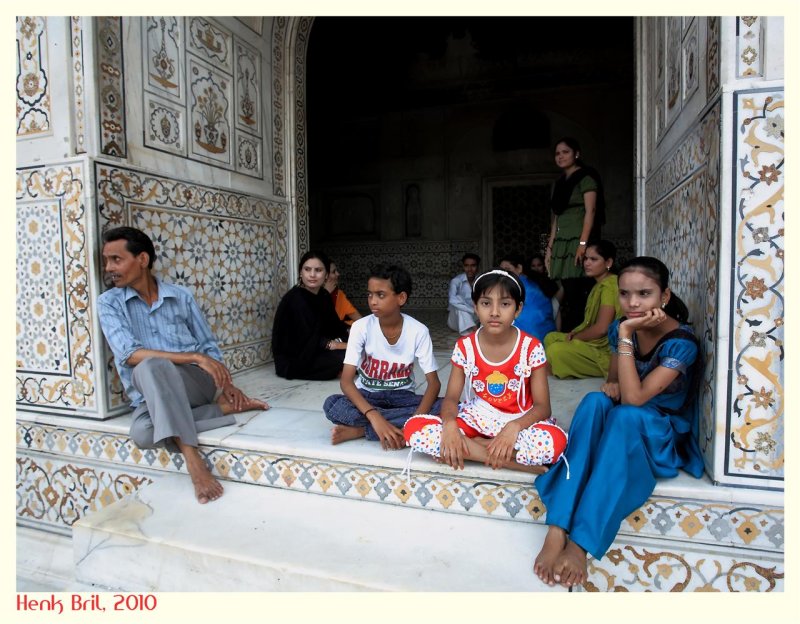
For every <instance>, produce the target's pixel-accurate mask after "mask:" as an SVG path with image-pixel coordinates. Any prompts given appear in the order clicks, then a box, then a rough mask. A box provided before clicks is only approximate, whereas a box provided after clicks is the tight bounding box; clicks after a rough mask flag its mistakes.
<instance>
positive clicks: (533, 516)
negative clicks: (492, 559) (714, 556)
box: [16, 422, 784, 554]
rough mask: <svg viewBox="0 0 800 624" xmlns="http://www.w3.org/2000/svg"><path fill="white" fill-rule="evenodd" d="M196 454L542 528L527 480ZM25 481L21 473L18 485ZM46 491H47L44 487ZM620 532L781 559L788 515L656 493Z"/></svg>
mask: <svg viewBox="0 0 800 624" xmlns="http://www.w3.org/2000/svg"><path fill="white" fill-rule="evenodd" d="M16 440H17V451H18V457H19V456H22V457H27V455H29V454H30V453H55V454H57V455H58V460H59V462H63V463H62V464H60V465H71V466H83V465H85V464H87V462H88V463H89V464H92V465H95V464H97V463H99V462H102V463H103V465H104V466H106V472H109V473H114V474H120V473H121V474H126V475H141V474H150V475H151V476H153V474H154V473H152V472H151V471H152V470H159V471H168V472H178V473H184V474H185V473H186V466H185V462H184V459H183V456H182V455H181V454H180V453H170V452H169V451H167V450H165V449H147V450H142V449H139V448H138V447H137V446H136V445H134V444H133V442H131V440H130V439H129V438H128V436H126V435H121V434H113V433H103V432H94V431H86V430H79V429H67V428H62V427H54V426H49V425H41V424H35V423H26V422H18V423H17V436H16ZM200 452H201V454H203V456H204V457H205V459H206V461H207V463H208V464H209V465H210V466H211V469H212V472H213V473H214V474H215V475H217V476H219V477H221V478H224V479H228V480H231V481H237V482H240V483H247V484H252V485H262V486H269V487H278V488H283V489H291V490H295V491H299V492H311V493H316V494H325V495H329V496H337V497H344V498H351V499H355V500H367V501H373V502H378V503H390V504H395V505H402V506H405V507H414V508H424V509H430V510H434V511H442V512H452V513H462V514H469V515H477V516H481V517H493V518H503V519H507V520H514V521H520V522H531V523H534V522H535V523H543V522H545V521H546V509H545V506H544V505H543V504H542V502H541V500H540V499H539V496H538V494H537V492H536V489H535V488H534V487H533V485H532V484H530V483H526V482H507V481H487V480H485V479H483V480H476V479H473V478H466V477H461V476H458V475H455V476H454V475H445V474H441V473H435V472H428V471H425V470H412V473H411V477H410V478H409V477H406V476H404V475H402V474H401V473H400V472H399V471H397V470H392V469H387V468H380V467H376V466H366V465H359V464H348V463H345V462H330V461H324V460H319V459H310V458H302V457H292V456H286V455H276V454H273V453H268V452H257V451H247V450H241V449H231V448H216V447H205V446H202V447H201V448H200ZM23 477H24V475H23ZM21 478H22V477H21V476H20V474H19V473H18V476H17V482H18V488H19V487H20V485H19V484H20V479H21ZM153 478H155V477H153ZM22 480H23V481H25V482H27V481H26V480H28V481H29V479H27V477H25V478H24V479H22ZM41 484H42V487H45V482H41ZM40 492H41V489H40ZM41 495H42V496H47V495H46V494H44V493H43V492H41ZM90 502H91V501H90ZM18 514H19V506H18ZM620 535H622V536H634V537H639V538H648V539H659V538H660V539H664V538H666V539H676V540H681V541H688V542H691V543H693V544H696V545H700V544H703V545H710V546H713V547H715V548H720V547H737V548H740V549H743V550H763V551H770V552H772V553H773V554H777V553H781V552H783V543H784V511H783V509H782V508H770V507H764V506H760V505H749V504H748V505H737V504H728V503H718V502H703V501H697V500H678V499H673V498H664V497H658V496H653V497H651V498H650V499H649V500H648V501H647V502H646V503H645V504H644V505H643V506H642V507H641V508H640V509H637V510H636V511H634V512H633V513H632V514H630V516H628V518H627V519H626V520H625V521H623V523H622V526H621V527H620ZM621 539H623V540H624V538H621Z"/></svg>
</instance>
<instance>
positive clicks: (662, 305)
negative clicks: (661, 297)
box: [661, 301, 667, 310]
mask: <svg viewBox="0 0 800 624" xmlns="http://www.w3.org/2000/svg"><path fill="white" fill-rule="evenodd" d="M666 307H667V302H666V301H662V302H661V309H662V310H663V309H664V308H666Z"/></svg>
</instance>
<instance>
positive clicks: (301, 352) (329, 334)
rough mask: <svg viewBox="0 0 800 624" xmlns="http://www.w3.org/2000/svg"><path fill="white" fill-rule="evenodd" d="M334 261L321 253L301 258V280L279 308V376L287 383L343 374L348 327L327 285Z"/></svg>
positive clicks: (275, 331)
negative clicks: (338, 311) (293, 380)
mask: <svg viewBox="0 0 800 624" xmlns="http://www.w3.org/2000/svg"><path fill="white" fill-rule="evenodd" d="M330 267H331V261H330V260H329V259H328V257H327V256H326V255H325V254H324V253H322V252H318V251H309V252H306V253H305V254H304V255H303V257H302V258H300V264H299V272H300V279H299V281H298V284H297V286H295V287H294V288H292V289H291V290H289V292H287V293H286V294H285V295H284V296H283V299H281V302H280V303H279V304H278V309H277V310H276V311H275V320H274V322H273V325H272V353H273V355H274V356H275V373H276V374H277V375H278V376H279V377H284V378H285V379H315V380H316V379H334V378H335V377H337V376H338V375H339V374H340V373H341V372H342V366H343V364H344V354H345V349H347V342H346V340H347V333H348V327H347V325H345V324H344V323H343V322H342V321H341V320H340V319H339V317H338V316H337V315H336V311H335V310H334V307H333V301H332V300H331V296H330V294H329V293H328V291H327V290H325V288H323V285H324V284H325V280H326V278H327V277H328V272H329V271H330Z"/></svg>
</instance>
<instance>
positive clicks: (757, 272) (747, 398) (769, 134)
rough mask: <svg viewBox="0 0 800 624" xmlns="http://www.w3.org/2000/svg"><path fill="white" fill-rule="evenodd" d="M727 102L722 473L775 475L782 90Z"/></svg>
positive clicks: (780, 433)
mask: <svg viewBox="0 0 800 624" xmlns="http://www.w3.org/2000/svg"><path fill="white" fill-rule="evenodd" d="M742 19H744V18H742ZM733 106H734V110H733V111H732V115H733V118H734V124H733V125H734V132H735V136H734V146H735V154H734V157H733V160H732V166H733V169H734V172H733V173H734V176H733V178H734V183H733V193H732V204H733V205H732V214H733V216H734V223H733V231H732V237H733V238H732V245H731V246H732V255H731V257H730V262H731V265H730V268H731V275H732V277H733V279H732V282H731V284H730V289H731V305H732V306H733V307H734V308H735V309H734V311H733V314H732V319H731V320H732V326H731V328H730V335H731V351H730V361H731V365H732V370H731V372H730V375H731V377H730V379H729V384H730V386H729V387H730V396H729V397H728V402H727V408H728V409H727V410H726V412H727V413H728V414H729V419H730V420H729V422H728V423H727V430H726V439H727V440H728V444H727V448H726V461H725V474H726V475H740V476H752V477H769V478H774V479H781V478H783V463H784V380H783V356H784V335H783V334H784V318H785V311H784V292H783V280H784V256H783V253H784V210H785V208H784V203H783V188H784V177H785V176H784V167H783V165H784V95H783V90H765V89H760V90H752V91H737V92H735V93H734V97H733ZM727 260H728V259H727V258H726V261H727ZM725 273H727V272H725Z"/></svg>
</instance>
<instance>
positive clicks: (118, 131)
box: [96, 17, 128, 158]
mask: <svg viewBox="0 0 800 624" xmlns="http://www.w3.org/2000/svg"><path fill="white" fill-rule="evenodd" d="M96 32H97V75H98V81H99V85H98V87H99V90H100V106H99V109H100V116H99V118H98V120H99V122H100V152H101V153H103V154H107V155H108V156H118V157H120V158H125V156H126V155H127V153H128V142H127V138H126V136H125V87H124V84H123V77H124V62H123V56H122V18H121V17H98V18H97V24H96Z"/></svg>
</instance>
